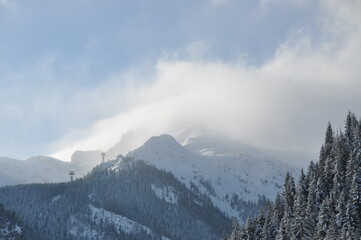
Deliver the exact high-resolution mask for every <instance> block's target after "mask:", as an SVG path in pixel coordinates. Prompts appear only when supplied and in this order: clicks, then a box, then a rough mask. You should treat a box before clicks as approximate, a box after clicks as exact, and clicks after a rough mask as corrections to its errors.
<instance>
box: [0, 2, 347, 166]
mask: <svg viewBox="0 0 361 240" xmlns="http://www.w3.org/2000/svg"><path fill="white" fill-rule="evenodd" d="M322 2H323V1H307V0H305V1H301V0H290V1H283V0H268V1H265V0H263V1H255V0H218V1H216V0H213V1H212V0H183V1H176V0H139V1H134V0H104V1H96V0H62V1H49V0H0V110H1V118H0V132H1V135H0V155H2V156H10V157H16V158H22V159H24V158H26V157H28V156H31V155H37V154H49V153H51V152H52V151H56V150H57V149H56V148H57V146H56V144H55V143H56V142H58V141H59V139H62V138H64V136H66V135H69V134H71V135H72V133H74V132H75V133H76V134H75V135H77V132H82V131H84V129H86V128H89V127H90V126H92V124H93V123H94V122H96V121H98V120H101V119H106V118H109V117H112V116H114V115H116V114H118V113H120V112H124V111H126V110H129V109H130V108H131V107H130V105H129V104H128V103H127V102H125V101H124V99H123V98H122V97H121V96H122V95H124V94H126V93H127V92H128V86H129V84H130V82H131V85H132V86H133V87H134V86H136V87H141V86H144V85H147V84H150V82H152V81H156V79H155V78H154V77H150V76H154V74H155V72H156V69H155V67H154V66H155V65H157V63H158V62H159V61H160V60H164V59H167V61H179V60H182V61H189V62H208V63H210V62H222V63H224V64H230V65H232V64H236V65H237V64H239V63H242V66H244V67H246V68H249V69H252V68H259V67H260V66H263V65H264V64H265V63H267V62H269V61H272V59H274V57H275V55H276V52H277V51H278V50H279V49H280V47H282V46H283V45H284V44H285V43H289V42H292V41H295V39H294V36H297V34H301V35H302V36H305V35H306V36H307V38H308V40H309V44H310V46H311V47H314V46H317V45H319V44H322V43H324V39H325V38H326V39H327V38H329V37H330V36H329V34H330V33H327V34H323V33H322V32H323V31H324V29H323V28H324V22H323V20H325V19H324V18H322V16H323V15H324V14H325V13H324V11H325V8H322V7H321V5H322ZM321 25H322V26H321ZM330 38H331V37H330ZM296 40H297V37H296ZM345 105H347V104H345ZM342 114H343V113H342ZM330 120H332V119H330ZM79 134H80V133H79ZM80 135H81V134H80ZM54 144H55V145H54ZM281 145H282V144H281ZM303 150H307V149H303Z"/></svg>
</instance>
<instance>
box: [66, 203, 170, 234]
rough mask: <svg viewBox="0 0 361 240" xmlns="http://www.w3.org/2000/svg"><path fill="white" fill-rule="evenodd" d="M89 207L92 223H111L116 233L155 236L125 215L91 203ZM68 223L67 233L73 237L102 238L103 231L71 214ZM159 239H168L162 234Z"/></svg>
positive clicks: (148, 229)
mask: <svg viewBox="0 0 361 240" xmlns="http://www.w3.org/2000/svg"><path fill="white" fill-rule="evenodd" d="M89 209H90V214H91V220H92V221H93V223H94V224H97V225H101V224H103V223H111V224H112V226H113V229H114V230H115V231H116V232H117V233H118V234H120V233H121V232H124V233H126V234H129V235H134V234H139V233H145V234H147V235H149V236H150V237H154V238H156V234H155V233H153V231H152V230H151V229H150V228H148V227H146V226H144V225H142V224H139V223H137V222H135V221H133V220H131V219H129V218H127V217H124V216H122V215H119V214H116V213H113V212H110V211H107V210H105V209H103V208H97V207H95V206H93V205H91V204H90V205H89ZM69 225H70V226H71V227H70V229H69V233H70V235H72V236H74V237H79V236H81V237H84V238H88V239H92V238H99V239H103V237H104V232H102V231H97V230H95V229H93V228H92V226H90V225H89V224H87V223H84V222H82V221H81V220H80V219H78V218H76V217H74V216H71V218H70V219H69ZM161 239H162V240H170V239H169V238H167V237H164V236H162V237H161Z"/></svg>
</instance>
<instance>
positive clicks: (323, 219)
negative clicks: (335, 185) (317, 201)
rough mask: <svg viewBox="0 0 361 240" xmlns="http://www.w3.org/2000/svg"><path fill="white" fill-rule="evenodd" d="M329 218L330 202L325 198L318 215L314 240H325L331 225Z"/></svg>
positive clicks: (330, 211)
mask: <svg viewBox="0 0 361 240" xmlns="http://www.w3.org/2000/svg"><path fill="white" fill-rule="evenodd" d="M331 217H332V209H331V201H330V199H329V198H326V199H325V200H324V201H323V203H322V205H321V209H320V213H319V215H318V222H317V226H316V239H319V240H322V239H325V237H326V232H327V230H328V228H329V226H330V224H331V222H330V220H331Z"/></svg>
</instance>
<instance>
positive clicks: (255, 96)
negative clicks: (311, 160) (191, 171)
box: [52, 1, 361, 160]
mask: <svg viewBox="0 0 361 240" xmlns="http://www.w3.org/2000/svg"><path fill="white" fill-rule="evenodd" d="M323 7H324V8H323V10H324V11H325V14H324V15H323V18H322V19H321V20H322V21H321V22H322V28H321V35H322V36H324V37H322V36H321V37H320V39H321V40H319V41H317V42H315V41H313V40H312V38H311V36H310V35H309V33H307V31H303V30H297V31H295V32H293V33H292V34H291V35H290V37H289V38H288V39H287V41H286V42H284V43H283V44H281V45H280V47H279V48H278V49H277V51H276V54H275V55H274V57H273V58H272V59H270V60H269V61H267V62H266V63H265V64H262V65H261V66H252V65H249V64H247V62H244V61H238V62H231V63H230V62H225V61H221V60H218V61H214V60H212V61H210V60H207V58H206V57H204V56H203V53H204V52H206V51H207V46H206V44H202V43H201V42H198V43H196V44H193V45H192V46H191V47H189V46H188V47H187V48H185V49H182V50H180V52H181V53H186V55H187V56H191V57H188V59H182V57H179V56H180V55H182V54H179V52H178V53H174V54H170V53H167V54H165V55H164V56H162V57H160V58H159V60H158V61H157V63H156V64H155V65H154V66H153V67H152V71H150V72H148V73H147V74H142V75H141V77H142V78H144V79H146V81H144V82H145V83H144V84H141V85H139V84H131V82H132V81H128V83H129V84H128V85H127V86H126V87H125V88H122V90H121V94H119V96H118V100H117V101H116V102H113V103H110V104H114V105H117V104H118V103H121V104H123V105H124V106H125V107H124V108H123V110H122V111H119V113H118V114H116V115H114V116H112V117H109V118H106V119H103V120H100V121H97V122H96V123H94V124H93V125H92V126H91V127H90V128H87V129H83V130H81V131H79V132H78V133H76V134H74V133H72V134H69V135H66V136H65V137H64V138H62V139H61V140H59V141H58V142H56V143H55V144H54V148H57V151H55V152H54V153H53V154H52V156H54V157H57V158H60V159H65V160H69V158H70V156H71V154H72V153H73V152H74V151H75V150H90V149H102V150H107V149H108V148H110V147H111V146H112V145H114V144H115V143H116V142H117V141H118V140H119V139H120V137H121V136H122V135H123V134H126V133H127V132H129V131H138V130H141V131H142V132H143V133H144V134H143V135H142V136H141V137H139V141H135V143H134V146H133V147H137V146H136V145H141V144H142V141H144V140H146V139H147V138H148V137H150V136H152V135H157V134H162V133H170V134H177V132H178V131H180V130H181V129H182V128H184V127H188V126H194V125H196V126H198V125H200V126H205V127H207V128H211V129H214V130H217V131H219V132H222V133H224V134H226V135H228V136H230V137H233V138H235V139H238V140H239V141H242V142H245V143H248V144H253V145H258V146H265V147H269V148H274V149H282V150H291V151H308V152H316V151H317V149H319V148H320V145H321V144H322V141H323V138H324V131H325V127H326V124H327V122H328V121H331V123H333V125H334V127H335V129H336V130H337V129H339V128H341V127H343V121H344V117H345V116H346V114H347V112H348V111H349V110H351V111H354V112H355V113H356V114H357V115H360V108H359V106H360V103H361V95H360V94H359V90H360V89H361V79H360V76H361V70H360V67H359V66H361V60H360V57H359V56H360V54H361V37H360V36H361V31H360V25H361V21H360V16H358V15H357V14H353V13H354V11H356V9H359V10H360V4H359V3H358V2H357V1H347V2H345V3H339V2H337V1H328V2H327V3H326V2H323ZM325 36H327V38H326V37H325ZM183 55H184V54H183ZM132 71H133V72H135V73H137V71H139V72H142V71H141V69H132ZM139 76H140V75H139V74H133V75H132V76H131V77H130V75H129V74H127V76H126V77H127V78H128V79H131V78H132V77H139ZM124 77H125V76H122V75H121V74H120V75H118V76H116V77H113V78H112V82H113V83H116V82H117V81H116V79H119V81H120V80H121V79H123V78H124ZM123 80H124V79H123ZM107 87H108V91H109V92H110V93H111V94H112V95H115V94H116V92H117V91H119V89H117V88H114V87H113V86H112V84H110V85H109V86H107ZM129 150H131V149H129Z"/></svg>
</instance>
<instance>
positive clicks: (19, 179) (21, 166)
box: [0, 151, 101, 186]
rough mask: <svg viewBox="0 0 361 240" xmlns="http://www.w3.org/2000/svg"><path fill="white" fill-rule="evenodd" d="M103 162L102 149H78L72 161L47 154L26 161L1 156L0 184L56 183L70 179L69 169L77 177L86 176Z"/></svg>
mask: <svg viewBox="0 0 361 240" xmlns="http://www.w3.org/2000/svg"><path fill="white" fill-rule="evenodd" d="M99 163H101V156H100V151H88V152H84V151H77V152H75V153H74V154H73V156H72V161H71V162H64V161H61V160H58V159H55V158H51V157H46V156H36V157H31V158H29V159H27V160H25V161H22V160H16V159H11V158H5V157H0V186H5V185H15V184H25V183H56V182H66V181H69V175H68V173H69V171H70V170H74V171H75V173H76V175H75V177H76V178H79V177H82V176H84V175H85V174H86V173H87V172H88V171H90V170H91V169H92V168H93V167H95V166H96V165H97V164H99Z"/></svg>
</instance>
